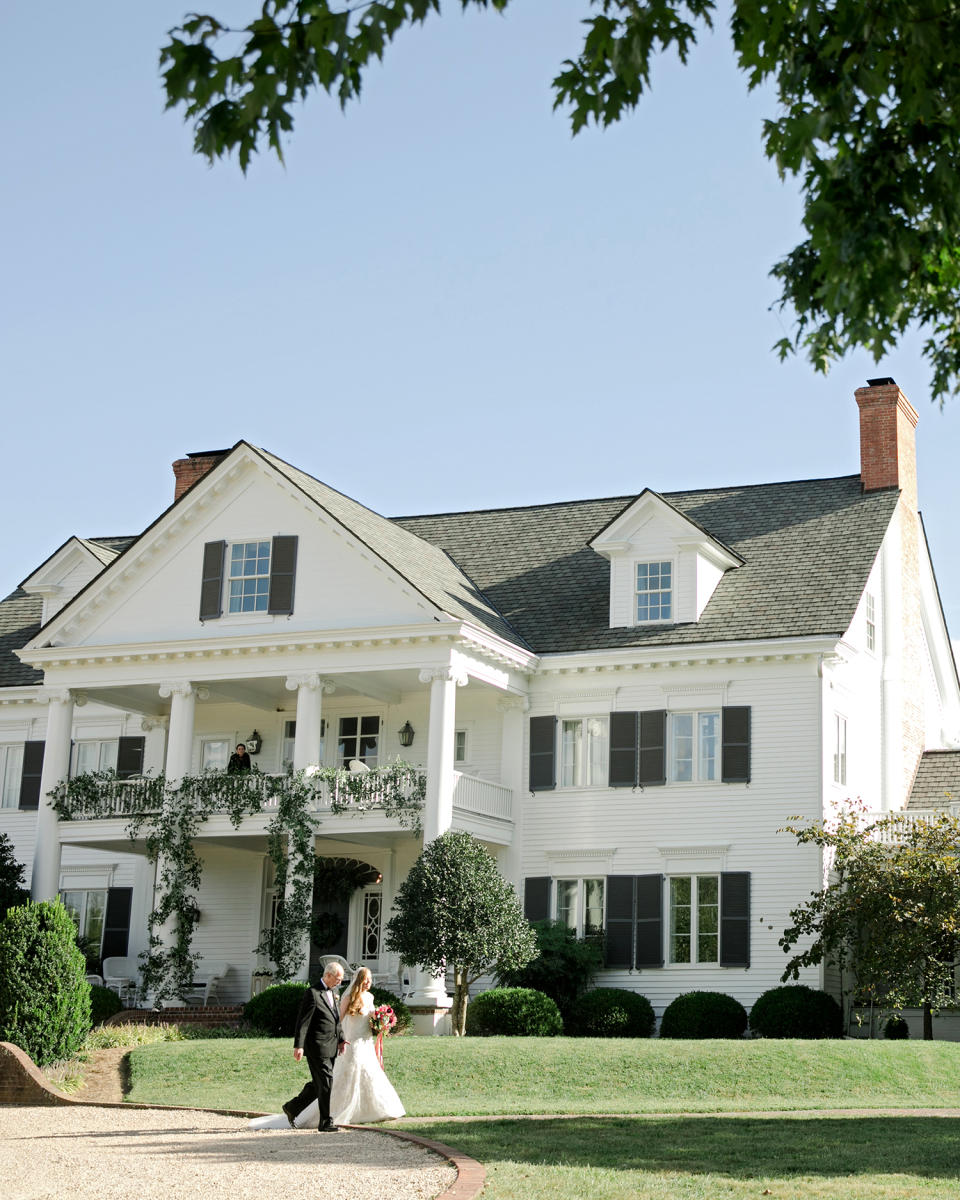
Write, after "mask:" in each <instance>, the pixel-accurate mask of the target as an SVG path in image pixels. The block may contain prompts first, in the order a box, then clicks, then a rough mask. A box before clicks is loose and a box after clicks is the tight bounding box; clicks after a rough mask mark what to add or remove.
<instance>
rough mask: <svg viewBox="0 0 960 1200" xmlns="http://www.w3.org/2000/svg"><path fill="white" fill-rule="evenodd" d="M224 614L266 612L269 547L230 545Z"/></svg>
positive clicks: (237, 543)
mask: <svg viewBox="0 0 960 1200" xmlns="http://www.w3.org/2000/svg"><path fill="white" fill-rule="evenodd" d="M227 563H228V574H227V612H231V613H246V612H266V611H267V602H268V600H269V598H270V543H269V542H234V543H233V544H232V545H231V546H230V547H229V552H228V558H227Z"/></svg>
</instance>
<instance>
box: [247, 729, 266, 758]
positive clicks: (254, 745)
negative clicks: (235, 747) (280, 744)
mask: <svg viewBox="0 0 960 1200" xmlns="http://www.w3.org/2000/svg"><path fill="white" fill-rule="evenodd" d="M262 745H263V738H262V737H261V736H260V734H259V733H257V731H256V730H254V731H253V733H251V734H250V736H249V737H248V738H247V740H246V747H247V750H248V752H249V753H250V754H259V753H260V747H261V746H262Z"/></svg>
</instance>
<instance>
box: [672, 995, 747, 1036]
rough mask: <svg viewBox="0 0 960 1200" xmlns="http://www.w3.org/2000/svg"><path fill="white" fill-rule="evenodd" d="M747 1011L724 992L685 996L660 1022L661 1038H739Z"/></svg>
mask: <svg viewBox="0 0 960 1200" xmlns="http://www.w3.org/2000/svg"><path fill="white" fill-rule="evenodd" d="M746 1030H747V1010H746V1009H745V1008H744V1007H743V1005H742V1004H741V1003H740V1001H739V1000H735V999H734V998H733V996H728V995H726V993H725V992H684V993H682V995H679V996H677V997H676V998H675V999H673V1000H671V1001H670V1003H669V1004H668V1005H667V1007H666V1008H665V1009H664V1012H663V1016H662V1017H661V1018H660V1036H661V1037H662V1038H731V1039H736V1038H742V1037H743V1035H744V1033H746Z"/></svg>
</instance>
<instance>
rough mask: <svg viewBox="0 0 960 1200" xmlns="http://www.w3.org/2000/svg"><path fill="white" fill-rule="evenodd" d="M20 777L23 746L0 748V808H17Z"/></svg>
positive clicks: (21, 773)
mask: <svg viewBox="0 0 960 1200" xmlns="http://www.w3.org/2000/svg"><path fill="white" fill-rule="evenodd" d="M22 775H23V746H22V745H17V746H13V745H9V746H0V808H17V807H19V804H20V780H21V778H22Z"/></svg>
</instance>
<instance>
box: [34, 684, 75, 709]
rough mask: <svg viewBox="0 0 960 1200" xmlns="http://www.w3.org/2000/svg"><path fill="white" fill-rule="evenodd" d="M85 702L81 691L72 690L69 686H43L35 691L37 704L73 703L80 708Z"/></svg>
mask: <svg viewBox="0 0 960 1200" xmlns="http://www.w3.org/2000/svg"><path fill="white" fill-rule="evenodd" d="M86 702H87V697H86V696H85V695H84V693H83V692H74V691H72V690H71V689H70V688H58V687H45V688H41V689H40V691H39V692H38V693H37V703H38V704H74V705H76V707H77V708H82V707H83V705H84V704H86Z"/></svg>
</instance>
